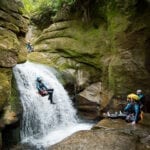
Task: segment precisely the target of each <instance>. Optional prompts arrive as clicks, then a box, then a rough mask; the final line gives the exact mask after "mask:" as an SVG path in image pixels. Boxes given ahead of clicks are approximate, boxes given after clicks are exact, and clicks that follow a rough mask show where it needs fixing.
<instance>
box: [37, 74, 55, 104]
mask: <svg viewBox="0 0 150 150" xmlns="http://www.w3.org/2000/svg"><path fill="white" fill-rule="evenodd" d="M36 88H37V90H38V92H39V94H40V95H41V96H46V95H49V97H48V100H50V101H51V104H55V103H54V102H53V91H54V89H48V88H47V87H46V86H45V85H44V83H43V82H42V79H41V77H37V79H36Z"/></svg>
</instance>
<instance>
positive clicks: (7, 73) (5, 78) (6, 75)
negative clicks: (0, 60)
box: [0, 68, 12, 110]
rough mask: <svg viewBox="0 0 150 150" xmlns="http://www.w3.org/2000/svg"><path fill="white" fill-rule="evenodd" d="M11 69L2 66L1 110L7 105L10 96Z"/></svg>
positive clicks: (0, 75)
mask: <svg viewBox="0 0 150 150" xmlns="http://www.w3.org/2000/svg"><path fill="white" fill-rule="evenodd" d="M11 73H12V72H11V70H10V69H2V68H0V110H2V109H3V107H4V106H5V105H6V103H7V101H8V97H9V96H10V87H11V83H10V80H11Z"/></svg>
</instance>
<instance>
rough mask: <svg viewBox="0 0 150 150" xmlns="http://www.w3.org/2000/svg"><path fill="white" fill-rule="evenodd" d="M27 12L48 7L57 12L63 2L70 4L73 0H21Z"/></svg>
mask: <svg viewBox="0 0 150 150" xmlns="http://www.w3.org/2000/svg"><path fill="white" fill-rule="evenodd" d="M22 1H23V3H24V6H25V9H26V12H27V13H28V14H30V13H33V12H35V11H40V12H41V11H43V10H44V9H46V8H50V9H51V10H52V11H53V12H57V11H58V10H59V9H60V8H61V6H62V5H63V4H67V5H71V4H73V3H74V2H75V0H22Z"/></svg>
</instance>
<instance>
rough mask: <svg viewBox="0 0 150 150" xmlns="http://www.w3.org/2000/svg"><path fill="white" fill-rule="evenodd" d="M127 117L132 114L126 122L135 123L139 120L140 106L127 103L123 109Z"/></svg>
mask: <svg viewBox="0 0 150 150" xmlns="http://www.w3.org/2000/svg"><path fill="white" fill-rule="evenodd" d="M124 111H125V112H127V115H130V114H133V117H131V118H130V120H128V121H135V122H136V123H137V122H138V121H139V120H140V105H139V103H128V104H127V106H126V107H125V108H124Z"/></svg>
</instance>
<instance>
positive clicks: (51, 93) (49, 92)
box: [47, 89, 55, 104]
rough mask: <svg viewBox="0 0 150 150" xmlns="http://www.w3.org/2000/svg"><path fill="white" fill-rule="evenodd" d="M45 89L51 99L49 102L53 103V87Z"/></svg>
mask: <svg viewBox="0 0 150 150" xmlns="http://www.w3.org/2000/svg"><path fill="white" fill-rule="evenodd" d="M47 91H48V94H49V97H48V99H49V100H50V101H51V104H55V103H54V102H53V89H48V90H47Z"/></svg>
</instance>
